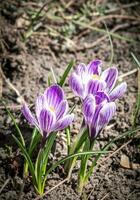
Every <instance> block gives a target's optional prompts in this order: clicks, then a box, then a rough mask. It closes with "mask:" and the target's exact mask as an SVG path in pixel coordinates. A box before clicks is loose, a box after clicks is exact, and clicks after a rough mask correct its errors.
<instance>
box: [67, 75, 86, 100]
mask: <svg viewBox="0 0 140 200" xmlns="http://www.w3.org/2000/svg"><path fill="white" fill-rule="evenodd" d="M69 85H70V87H71V89H72V90H73V92H74V94H75V95H76V96H80V97H81V98H83V94H84V88H83V84H82V81H81V79H80V77H79V76H78V75H77V74H76V73H72V75H71V76H70V78H69Z"/></svg>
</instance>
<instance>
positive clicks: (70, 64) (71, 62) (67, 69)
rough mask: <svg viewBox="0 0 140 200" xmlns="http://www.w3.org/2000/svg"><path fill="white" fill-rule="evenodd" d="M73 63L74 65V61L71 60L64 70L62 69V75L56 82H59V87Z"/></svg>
mask: <svg viewBox="0 0 140 200" xmlns="http://www.w3.org/2000/svg"><path fill="white" fill-rule="evenodd" d="M73 65H74V61H73V60H71V61H70V63H69V64H68V66H67V68H66V70H65V71H64V73H63V75H62V77H61V79H60V81H59V82H58V84H59V85H60V86H61V87H62V86H63V85H64V83H65V80H66V78H67V76H68V74H69V72H70V70H71V68H72V67H73Z"/></svg>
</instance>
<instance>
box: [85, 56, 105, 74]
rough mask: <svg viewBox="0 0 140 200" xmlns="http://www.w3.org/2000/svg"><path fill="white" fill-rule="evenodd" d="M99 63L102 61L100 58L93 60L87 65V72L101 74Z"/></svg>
mask: <svg viewBox="0 0 140 200" xmlns="http://www.w3.org/2000/svg"><path fill="white" fill-rule="evenodd" d="M101 64H102V62H101V61H100V60H93V61H91V62H90V63H89V64H88V65H87V68H88V72H89V74H91V75H93V74H96V75H100V74H101Z"/></svg>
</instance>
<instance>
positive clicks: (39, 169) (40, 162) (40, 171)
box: [35, 133, 56, 193]
mask: <svg viewBox="0 0 140 200" xmlns="http://www.w3.org/2000/svg"><path fill="white" fill-rule="evenodd" d="M55 138H56V133H51V134H50V136H49V137H48V138H47V142H46V144H45V146H44V147H43V148H42V149H40V151H39V154H38V157H37V160H36V163H35V174H36V179H37V185H38V186H37V189H38V191H39V192H40V193H43V192H44V187H45V182H46V178H47V176H45V174H46V170H47V163H48V158H49V154H50V152H51V149H52V146H53V144H54V141H55Z"/></svg>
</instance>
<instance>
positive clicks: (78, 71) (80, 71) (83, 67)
mask: <svg viewBox="0 0 140 200" xmlns="http://www.w3.org/2000/svg"><path fill="white" fill-rule="evenodd" d="M86 70H87V68H86V65H85V64H84V63H80V64H79V65H78V66H77V67H76V74H77V75H79V76H81V74H83V73H85V72H86Z"/></svg>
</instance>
